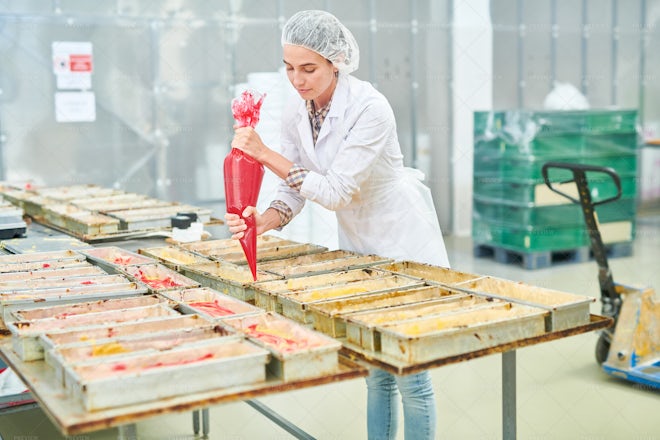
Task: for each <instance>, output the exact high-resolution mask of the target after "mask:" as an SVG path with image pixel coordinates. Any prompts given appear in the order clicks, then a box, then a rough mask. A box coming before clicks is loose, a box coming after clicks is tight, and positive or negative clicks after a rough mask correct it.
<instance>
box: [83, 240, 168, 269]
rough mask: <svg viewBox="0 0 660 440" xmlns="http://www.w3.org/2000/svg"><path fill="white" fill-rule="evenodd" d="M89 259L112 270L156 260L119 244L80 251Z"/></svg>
mask: <svg viewBox="0 0 660 440" xmlns="http://www.w3.org/2000/svg"><path fill="white" fill-rule="evenodd" d="M80 253H81V254H83V255H85V256H86V257H87V259H88V260H90V261H92V262H93V263H95V264H97V265H99V266H101V267H104V268H106V269H107V270H108V271H110V272H115V271H117V270H120V269H121V268H122V267H124V266H138V265H141V264H155V263H156V260H154V259H153V258H149V257H147V256H144V255H140V254H138V253H136V252H131V251H127V250H125V249H122V248H120V247H118V246H104V247H97V248H91V249H87V250H83V251H80Z"/></svg>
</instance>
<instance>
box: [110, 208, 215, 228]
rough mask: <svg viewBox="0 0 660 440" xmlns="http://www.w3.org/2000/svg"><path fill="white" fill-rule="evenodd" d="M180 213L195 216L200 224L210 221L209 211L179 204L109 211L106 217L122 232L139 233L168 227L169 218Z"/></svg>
mask: <svg viewBox="0 0 660 440" xmlns="http://www.w3.org/2000/svg"><path fill="white" fill-rule="evenodd" d="M180 212H191V213H195V214H197V219H198V221H200V222H202V223H208V222H209V221H210V220H211V210H210V209H206V208H200V207H196V206H191V205H179V204H170V205H167V206H159V207H146V208H131V209H125V210H119V211H109V212H108V213H107V215H109V216H112V217H114V218H116V219H118V220H119V229H121V230H123V231H139V230H146V229H162V228H167V227H170V226H171V218H172V217H173V216H175V215H177V214H178V213H180Z"/></svg>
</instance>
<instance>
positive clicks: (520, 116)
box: [474, 109, 638, 139]
mask: <svg viewBox="0 0 660 440" xmlns="http://www.w3.org/2000/svg"><path fill="white" fill-rule="evenodd" d="M637 125H638V115H637V110H632V109H627V110H572V111H564V110H561V111H531V110H509V111H493V112H475V113H474V134H475V136H481V135H485V136H500V135H501V136H503V137H506V138H511V137H512V136H513V137H514V138H518V139H520V138H521V137H522V133H525V134H527V135H529V134H531V135H533V136H535V137H538V136H555V135H557V134H565V133H582V134H588V135H592V134H604V133H632V132H636V131H637ZM516 134H520V136H516Z"/></svg>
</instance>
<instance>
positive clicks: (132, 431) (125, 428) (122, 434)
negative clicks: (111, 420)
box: [117, 423, 138, 440]
mask: <svg viewBox="0 0 660 440" xmlns="http://www.w3.org/2000/svg"><path fill="white" fill-rule="evenodd" d="M117 430H118V431H119V432H118V435H117V438H118V439H119V440H137V438H138V436H137V426H136V425H135V423H130V424H128V425H121V426H119V427H118V428H117Z"/></svg>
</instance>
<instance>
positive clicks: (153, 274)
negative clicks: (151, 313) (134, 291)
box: [121, 264, 199, 293]
mask: <svg viewBox="0 0 660 440" xmlns="http://www.w3.org/2000/svg"><path fill="white" fill-rule="evenodd" d="M121 271H122V272H124V273H126V274H127V275H128V276H129V277H132V278H133V279H134V280H135V281H137V282H140V283H142V284H144V285H146V286H147V288H148V289H149V290H150V291H152V292H155V293H158V292H164V291H166V290H172V289H189V288H192V287H199V283H198V282H197V281H195V280H193V279H191V278H188V277H186V276H184V275H182V274H180V273H179V272H176V271H174V270H172V269H170V268H168V267H166V266H164V265H162V264H143V265H138V266H124V267H123V268H122V269H121Z"/></svg>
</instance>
